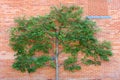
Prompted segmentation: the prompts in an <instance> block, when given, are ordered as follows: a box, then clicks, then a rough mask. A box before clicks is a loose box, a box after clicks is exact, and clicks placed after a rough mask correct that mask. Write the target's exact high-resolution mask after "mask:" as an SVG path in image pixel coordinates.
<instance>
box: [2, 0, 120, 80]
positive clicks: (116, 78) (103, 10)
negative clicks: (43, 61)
mask: <svg viewBox="0 0 120 80" xmlns="http://www.w3.org/2000/svg"><path fill="white" fill-rule="evenodd" d="M105 1H107V0H0V80H55V70H54V69H51V68H49V67H45V68H41V69H38V70H37V71H36V72H35V73H31V74H28V73H21V72H20V71H16V70H15V69H12V67H11V66H12V64H13V62H14V53H15V52H14V51H13V50H12V49H11V48H10V46H9V29H10V28H11V27H13V26H14V25H15V23H14V18H16V17H19V16H24V15H25V16H27V17H30V16H36V15H45V14H46V13H49V11H50V7H51V6H60V3H61V4H64V5H67V6H69V5H78V6H81V7H83V9H84V16H88V15H97V16H99V15H101V16H103V15H105V16H106V15H107V16H111V17H112V18H111V19H93V20H94V21H96V22H97V26H99V28H101V29H102V30H101V32H99V33H97V34H96V35H95V36H96V37H97V38H98V39H99V40H101V41H103V40H109V41H111V42H112V50H113V57H110V61H109V62H105V61H103V62H102V65H101V66H94V65H91V66H86V65H83V64H81V66H82V70H81V71H77V72H75V73H72V72H69V71H65V70H64V69H63V67H60V79H61V80H120V54H119V52H120V11H119V8H120V5H119V3H120V0H111V2H105ZM67 56H68V55H66V54H62V55H60V58H59V60H60V63H62V62H63V60H64V59H67ZM81 56H82V55H79V60H80V58H81Z"/></svg>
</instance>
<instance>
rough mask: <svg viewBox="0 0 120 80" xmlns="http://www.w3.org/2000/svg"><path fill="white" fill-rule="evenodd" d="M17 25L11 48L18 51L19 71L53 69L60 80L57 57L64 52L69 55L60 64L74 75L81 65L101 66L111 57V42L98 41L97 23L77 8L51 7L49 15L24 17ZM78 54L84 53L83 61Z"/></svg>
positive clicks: (11, 38)
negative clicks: (83, 15) (60, 47)
mask: <svg viewBox="0 0 120 80" xmlns="http://www.w3.org/2000/svg"><path fill="white" fill-rule="evenodd" d="M15 22H16V23H17V24H16V27H14V28H12V29H11V36H10V45H11V46H12V49H13V50H14V51H15V52H16V54H15V56H16V58H15V62H14V64H13V68H15V69H16V70H20V71H22V72H25V71H28V72H29V73H30V72H34V71H36V69H38V68H41V67H44V66H51V67H53V68H55V69H56V80H59V66H60V64H59V62H58V57H59V55H60V54H62V53H63V52H65V53H67V54H70V56H68V59H66V60H65V61H64V63H63V64H61V65H63V66H64V69H65V70H69V71H73V72H74V71H76V70H80V69H81V66H80V64H79V62H81V63H83V64H86V65H92V64H94V65H100V64H101V60H104V61H109V56H112V51H111V46H110V43H109V42H107V41H103V42H100V41H98V40H97V39H96V37H95V36H94V34H96V32H97V31H98V29H97V28H96V23H95V22H93V21H91V20H89V19H86V18H83V17H82V8H80V7H78V6H70V7H66V6H62V7H60V8H56V7H52V9H51V12H50V13H49V14H48V15H45V16H37V17H30V18H25V17H22V18H18V19H16V20H15ZM54 44H55V46H54ZM59 46H62V50H59ZM50 51H52V52H53V53H50ZM38 52H39V55H36V53H38ZM78 54H84V56H83V57H82V58H81V60H80V61H79V60H78Z"/></svg>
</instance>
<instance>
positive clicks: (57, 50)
mask: <svg viewBox="0 0 120 80" xmlns="http://www.w3.org/2000/svg"><path fill="white" fill-rule="evenodd" d="M57 37H58V33H57V35H56V41H55V45H56V50H55V55H56V56H55V60H56V80H59V62H58V55H59V48H58V46H59V41H58V38H57Z"/></svg>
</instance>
